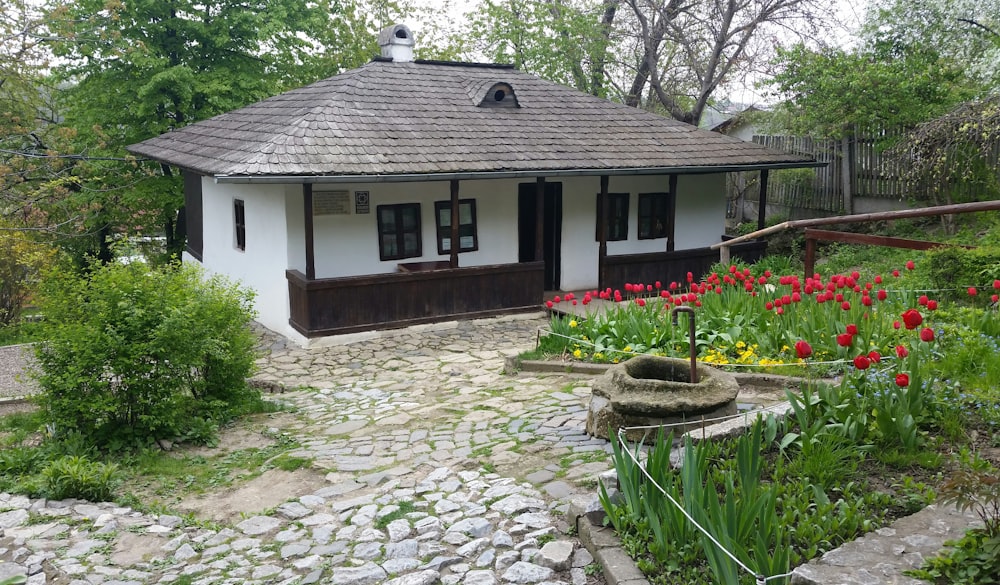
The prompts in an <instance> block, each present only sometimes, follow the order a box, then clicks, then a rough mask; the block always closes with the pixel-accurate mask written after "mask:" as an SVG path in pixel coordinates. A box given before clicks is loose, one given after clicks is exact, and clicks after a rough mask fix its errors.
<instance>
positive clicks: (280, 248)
mask: <svg viewBox="0 0 1000 585" xmlns="http://www.w3.org/2000/svg"><path fill="white" fill-rule="evenodd" d="M296 190H297V191H298V192H301V187H299V186H285V185H232V184H217V183H215V182H214V181H213V180H212V179H211V178H203V179H202V208H203V217H204V222H205V224H204V228H203V230H202V232H203V238H204V247H203V249H202V258H203V262H202V264H203V265H204V266H205V268H206V269H208V270H209V271H210V272H213V273H219V274H225V275H227V276H228V277H229V278H232V279H234V280H238V281H240V282H241V283H242V284H243V285H245V286H248V287H250V288H252V289H253V290H254V291H255V292H256V293H257V297H256V300H255V307H256V309H257V313H258V315H257V320H258V321H260V322H261V323H262V324H263V325H264V326H266V327H267V328H269V329H271V330H273V331H277V332H278V333H282V334H284V335H288V336H292V337H295V338H299V337H301V336H299V335H297V334H296V333H295V331H294V330H293V329H292V328H291V326H289V324H288V315H289V312H288V282H287V281H286V280H285V269H286V267H287V266H288V265H289V237H288V234H287V231H288V227H287V226H286V222H285V217H286V197H285V193H286V191H293V192H294V191H296ZM235 199H242V200H243V203H244V207H245V211H246V250H245V251H243V250H239V249H237V248H236V230H235V220H234V215H233V201H234V200H235ZM288 199H289V200H290V204H291V206H292V207H294V204H293V200H294V197H290V198H288ZM299 211H300V213H299V215H300V216H301V196H300V198H299ZM299 240H300V241H302V238H301V237H300V238H299ZM303 246H304V244H303ZM303 256H304V254H303ZM303 268H304V266H303Z"/></svg>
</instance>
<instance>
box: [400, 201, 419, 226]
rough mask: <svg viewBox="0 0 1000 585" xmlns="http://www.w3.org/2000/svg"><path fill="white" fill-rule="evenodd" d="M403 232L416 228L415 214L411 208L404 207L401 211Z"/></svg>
mask: <svg viewBox="0 0 1000 585" xmlns="http://www.w3.org/2000/svg"><path fill="white" fill-rule="evenodd" d="M402 212H403V230H404V231H412V230H415V229H416V228H417V214H416V210H415V209H413V208H412V207H404V208H403V210H402Z"/></svg>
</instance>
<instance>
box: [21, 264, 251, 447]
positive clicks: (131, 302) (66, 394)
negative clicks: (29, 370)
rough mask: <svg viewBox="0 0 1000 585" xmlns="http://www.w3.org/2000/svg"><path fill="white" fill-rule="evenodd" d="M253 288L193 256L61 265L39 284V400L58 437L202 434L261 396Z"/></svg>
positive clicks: (107, 442) (142, 440)
mask: <svg viewBox="0 0 1000 585" xmlns="http://www.w3.org/2000/svg"><path fill="white" fill-rule="evenodd" d="M252 298H253V297H252V293H251V292H249V291H247V290H246V289H243V288H240V287H238V286H235V285H233V284H230V283H228V282H227V281H225V280H223V279H221V278H218V277H212V278H206V277H205V275H204V274H203V272H202V271H200V270H199V269H196V268H194V267H192V266H182V267H179V268H161V269H151V268H150V267H148V266H146V265H144V264H142V263H131V264H127V265H122V264H111V265H107V266H97V265H95V266H91V268H90V271H89V272H88V273H87V274H85V275H83V276H80V275H77V274H74V273H73V271H70V270H64V271H62V272H59V273H53V274H50V275H49V276H48V277H47V278H46V280H45V282H44V285H43V296H42V299H41V301H42V302H41V308H42V310H43V313H44V314H45V321H44V323H45V330H46V339H47V340H48V341H47V343H45V344H44V345H41V346H39V348H38V350H37V352H36V353H37V358H38V363H39V371H38V372H37V373H36V376H37V379H38V382H39V386H40V388H41V390H42V392H41V396H40V400H39V402H40V405H41V406H42V409H43V411H44V413H45V416H46V419H47V421H48V422H49V424H50V426H51V429H52V431H53V433H54V436H55V438H57V439H61V438H63V437H65V436H67V435H69V434H71V433H79V434H80V435H81V436H82V437H83V438H84V440H85V441H86V442H88V443H89V444H91V445H96V446H98V447H100V448H102V449H108V450H118V449H121V448H131V447H135V446H137V445H142V444H148V443H149V442H150V441H152V440H153V439H157V438H173V437H182V436H185V435H187V434H188V433H189V432H191V434H193V435H195V436H203V435H204V429H205V428H206V424H205V420H206V419H211V420H215V421H217V422H221V421H223V420H225V419H227V418H230V417H232V416H235V415H236V414H240V413H242V412H245V411H246V410H247V409H248V408H250V407H252V405H254V404H256V403H258V402H259V401H260V393H259V391H258V390H255V389H253V388H250V387H249V386H248V384H247V383H246V378H247V377H248V376H249V375H250V374H251V373H252V370H253V367H254V360H255V352H254V346H255V338H254V336H253V334H252V332H251V331H250V330H249V328H248V322H249V321H250V319H251V318H252V313H251V309H250V305H251V301H252Z"/></svg>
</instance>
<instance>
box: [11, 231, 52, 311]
mask: <svg viewBox="0 0 1000 585" xmlns="http://www.w3.org/2000/svg"><path fill="white" fill-rule="evenodd" d="M52 258H53V251H52V249H51V248H49V247H48V246H45V245H43V244H40V243H38V242H34V241H32V240H31V239H29V238H28V237H27V236H26V235H25V232H19V231H16V230H11V229H9V226H8V224H7V223H6V222H4V221H3V220H0V326H3V327H6V326H10V325H13V324H15V323H17V322H18V320H19V319H20V317H21V310H22V309H23V308H24V306H25V304H26V303H27V302H28V300H29V299H30V298H31V293H32V291H33V289H34V287H35V286H36V285H37V284H38V279H39V275H40V274H41V273H42V272H43V271H44V270H45V268H46V267H47V266H49V265H50V264H51V263H52Z"/></svg>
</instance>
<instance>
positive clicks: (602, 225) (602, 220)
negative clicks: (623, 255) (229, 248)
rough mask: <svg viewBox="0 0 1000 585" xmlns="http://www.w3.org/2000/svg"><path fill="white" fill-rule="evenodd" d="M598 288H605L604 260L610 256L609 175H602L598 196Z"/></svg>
mask: <svg viewBox="0 0 1000 585" xmlns="http://www.w3.org/2000/svg"><path fill="white" fill-rule="evenodd" d="M597 226H598V227H597V239H598V241H599V244H598V246H597V288H604V287H605V286H607V284H606V283H605V282H604V280H605V279H604V261H605V260H607V258H608V175H601V193H600V194H599V195H598V196H597Z"/></svg>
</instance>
